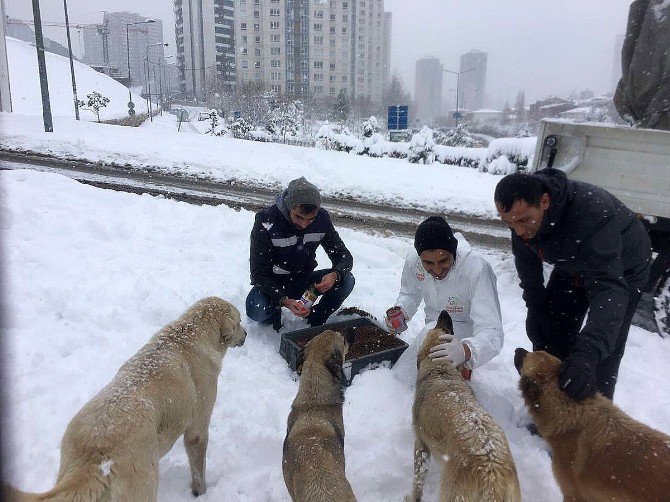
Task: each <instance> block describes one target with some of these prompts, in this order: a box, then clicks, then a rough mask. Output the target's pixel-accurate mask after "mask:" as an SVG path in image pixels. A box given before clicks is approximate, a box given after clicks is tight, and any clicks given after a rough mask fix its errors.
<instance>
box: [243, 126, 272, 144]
mask: <svg viewBox="0 0 670 502" xmlns="http://www.w3.org/2000/svg"><path fill="white" fill-rule="evenodd" d="M247 139H250V140H252V141H261V142H263V143H267V142H271V141H272V134H270V133H269V132H267V131H263V130H261V129H255V130H253V131H249V132H248V133H247Z"/></svg>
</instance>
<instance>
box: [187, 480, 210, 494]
mask: <svg viewBox="0 0 670 502" xmlns="http://www.w3.org/2000/svg"><path fill="white" fill-rule="evenodd" d="M206 490H207V486H206V485H205V481H204V480H203V481H195V480H194V481H193V482H191V493H192V494H193V496H194V497H198V496H199V495H202V494H203V493H205V491H206Z"/></svg>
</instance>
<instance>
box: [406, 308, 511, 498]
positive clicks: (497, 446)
mask: <svg viewBox="0 0 670 502" xmlns="http://www.w3.org/2000/svg"><path fill="white" fill-rule="evenodd" d="M445 332H446V333H453V326H452V322H451V318H450V317H449V314H448V313H447V312H446V311H442V313H441V314H440V318H439V319H438V322H437V327H436V328H435V329H432V330H430V331H429V332H428V334H427V335H426V339H425V340H424V342H423V345H422V347H421V350H420V352H419V356H418V359H417V365H418V368H419V372H418V376H417V383H416V395H415V398H414V408H413V421H414V434H415V445H414V493H413V494H412V495H411V496H408V497H407V499H409V500H414V501H417V502H418V501H420V500H421V496H422V494H423V485H424V481H425V478H426V474H427V471H428V462H429V460H430V454H431V453H432V454H433V455H434V456H435V457H436V458H438V459H442V460H444V465H443V467H442V475H441V479H440V500H441V501H443V502H446V501H470V500H472V501H475V500H478V501H479V500H481V501H484V500H486V501H496V502H502V501H520V500H521V491H520V488H519V479H518V477H517V473H516V467H515V465H514V460H513V459H512V453H511V452H510V449H509V444H508V443H507V438H506V437H505V433H504V432H503V431H502V429H501V428H500V426H498V424H497V423H496V422H495V421H494V420H493V418H491V416H490V415H489V414H488V413H486V412H485V411H484V410H483V409H482V408H481V406H480V405H479V403H478V402H477V399H476V398H475V395H474V393H473V392H472V389H471V388H470V386H469V385H468V383H467V382H466V381H465V380H464V379H463V377H462V375H461V372H460V371H459V370H458V369H457V368H456V367H455V366H454V365H453V364H451V363H448V362H446V363H442V362H436V361H432V360H431V359H430V357H429V356H428V353H429V352H430V349H431V348H432V347H433V346H435V345H437V344H439V343H441V342H440V339H439V336H440V335H441V334H444V333H445Z"/></svg>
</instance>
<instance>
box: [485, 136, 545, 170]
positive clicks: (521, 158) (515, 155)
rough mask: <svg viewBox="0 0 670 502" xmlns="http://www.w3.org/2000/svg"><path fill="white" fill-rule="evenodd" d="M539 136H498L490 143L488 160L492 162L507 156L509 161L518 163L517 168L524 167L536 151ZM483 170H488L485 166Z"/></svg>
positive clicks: (488, 162)
mask: <svg viewBox="0 0 670 502" xmlns="http://www.w3.org/2000/svg"><path fill="white" fill-rule="evenodd" d="M536 143H537V138H536V137H535V136H532V137H530V138H498V139H494V140H493V141H491V143H489V148H488V152H487V155H486V162H487V164H490V163H491V162H493V161H494V160H495V159H497V158H498V157H500V156H503V155H504V156H506V157H507V159H508V161H509V162H511V163H512V164H514V165H516V167H517V169H520V168H521V169H524V168H525V167H526V166H527V165H528V160H529V159H530V158H531V157H532V156H533V153H535V144H536ZM480 169H481V170H483V171H487V172H488V168H486V167H484V168H483V169H482V168H480Z"/></svg>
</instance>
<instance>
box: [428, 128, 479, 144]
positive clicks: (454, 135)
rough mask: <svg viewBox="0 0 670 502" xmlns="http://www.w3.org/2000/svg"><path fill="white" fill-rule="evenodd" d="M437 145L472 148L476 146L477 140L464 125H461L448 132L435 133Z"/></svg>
mask: <svg viewBox="0 0 670 502" xmlns="http://www.w3.org/2000/svg"><path fill="white" fill-rule="evenodd" d="M434 138H435V143H437V144H438V145H444V146H465V147H472V146H473V145H474V144H475V139H474V138H473V137H472V136H470V133H469V132H468V130H467V129H466V128H465V126H464V125H459V126H458V127H456V128H455V129H450V130H448V131H447V132H440V131H436V132H435V133H434Z"/></svg>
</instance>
